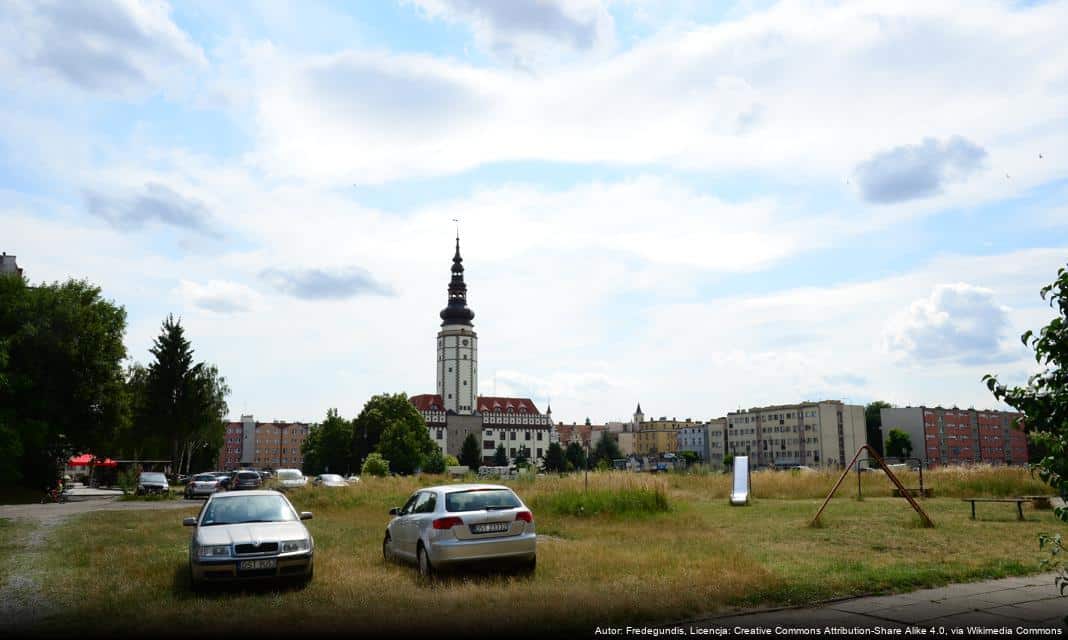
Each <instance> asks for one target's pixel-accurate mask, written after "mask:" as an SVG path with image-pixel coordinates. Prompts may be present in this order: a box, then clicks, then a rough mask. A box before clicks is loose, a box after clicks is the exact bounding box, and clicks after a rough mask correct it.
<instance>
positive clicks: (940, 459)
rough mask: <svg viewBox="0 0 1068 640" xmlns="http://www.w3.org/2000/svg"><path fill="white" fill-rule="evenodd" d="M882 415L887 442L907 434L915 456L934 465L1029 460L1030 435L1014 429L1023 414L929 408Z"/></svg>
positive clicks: (899, 409) (896, 410)
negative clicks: (892, 436) (897, 433)
mask: <svg viewBox="0 0 1068 640" xmlns="http://www.w3.org/2000/svg"><path fill="white" fill-rule="evenodd" d="M880 413H881V415H882V422H883V424H882V438H883V442H885V441H886V438H887V436H889V434H890V430H891V429H899V430H901V431H904V432H905V433H907V434H908V435H909V440H910V441H911V443H912V455H913V456H914V457H917V458H920V459H921V460H926V461H927V463H928V464H930V465H947V464H961V463H966V462H988V463H990V464H1026V463H1027V460H1028V451H1027V435H1026V434H1025V433H1024V432H1023V430H1022V429H1018V428H1016V427H1015V426H1014V424H1015V423H1016V421H1017V420H1019V419H1020V418H1021V417H1022V415H1021V414H1019V413H1015V412H1009V411H992V410H982V409H981V410H976V409H958V408H957V407H952V408H949V409H946V408H943V407H926V406H920V407H892V408H888V409H883V410H882V411H880Z"/></svg>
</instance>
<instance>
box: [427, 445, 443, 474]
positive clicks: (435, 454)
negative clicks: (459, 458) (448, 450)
mask: <svg viewBox="0 0 1068 640" xmlns="http://www.w3.org/2000/svg"><path fill="white" fill-rule="evenodd" d="M446 466H447V465H446V462H445V455H444V454H443V453H442V452H441V447H438V446H436V445H435V446H434V450H433V451H431V452H430V455H429V456H427V458H426V460H425V461H424V462H423V473H445V467H446Z"/></svg>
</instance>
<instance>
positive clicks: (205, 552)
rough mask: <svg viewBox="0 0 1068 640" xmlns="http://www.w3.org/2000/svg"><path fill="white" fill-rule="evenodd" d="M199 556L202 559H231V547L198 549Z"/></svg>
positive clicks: (221, 546)
mask: <svg viewBox="0 0 1068 640" xmlns="http://www.w3.org/2000/svg"><path fill="white" fill-rule="evenodd" d="M197 556H198V557H201V558H229V557H230V545H226V544H224V545H215V546H207V547H198V548H197Z"/></svg>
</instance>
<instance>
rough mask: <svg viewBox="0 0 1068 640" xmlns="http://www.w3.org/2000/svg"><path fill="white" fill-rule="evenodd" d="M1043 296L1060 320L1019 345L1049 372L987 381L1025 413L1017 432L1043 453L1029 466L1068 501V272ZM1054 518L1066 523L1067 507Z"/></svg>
mask: <svg viewBox="0 0 1068 640" xmlns="http://www.w3.org/2000/svg"><path fill="white" fill-rule="evenodd" d="M1041 296H1042V299H1043V300H1048V301H1049V305H1050V307H1051V308H1053V309H1054V311H1055V312H1056V313H1057V316H1056V317H1054V318H1053V319H1052V320H1050V322H1049V324H1047V325H1046V326H1045V327H1043V328H1042V329H1041V330H1040V331H1039V332H1038V335H1035V333H1034V332H1033V331H1026V332H1024V334H1023V335H1022V336H1020V340H1021V342H1023V344H1024V346H1027V347H1030V348H1031V349H1032V350H1033V351H1034V352H1035V362H1037V363H1038V364H1039V365H1040V366H1042V367H1045V370H1043V371H1041V372H1039V373H1036V374H1034V375H1032V376H1031V377H1030V378H1028V380H1027V384H1026V385H1024V386H1016V387H1009V386H1007V385H1003V384H1001V383H1000V382H999V381H998V379H997V377H995V376H993V375H986V376H984V377H983V381H984V382H985V383H986V386H987V388H988V389H990V392H991V393H993V394H994V397H995V398H997V399H998V400H1000V401H1002V402H1004V403H1005V404H1007V405H1009V406H1010V407H1013V408H1015V409H1016V410H1017V411H1019V412H1020V413H1021V414H1023V415H1022V417H1021V418H1020V421H1019V422H1020V424H1017V425H1016V428H1018V429H1020V428H1023V429H1025V431H1026V433H1027V435H1028V439H1029V440H1030V442H1031V444H1032V445H1035V447H1036V448H1037V449H1039V450H1041V457H1040V458H1039V459H1038V461H1037V462H1034V463H1033V464H1032V465H1031V467H1032V468H1033V469H1034V470H1035V471H1037V472H1038V476H1039V477H1040V478H1041V479H1042V481H1043V482H1045V483H1046V484H1048V485H1049V486H1051V487H1053V489H1054V490H1055V491H1056V492H1057V493H1059V494H1060V495H1061V496H1064V497H1068V269H1066V268H1065V267H1061V268H1060V269H1059V270H1058V271H1057V279H1056V280H1054V281H1053V282H1052V283H1051V284H1049V285H1047V286H1045V287H1043V288H1042V290H1041ZM1056 514H1057V517H1058V518H1060V519H1061V520H1063V521H1064V522H1068V508H1063V507H1062V508H1059V509H1057V510H1056Z"/></svg>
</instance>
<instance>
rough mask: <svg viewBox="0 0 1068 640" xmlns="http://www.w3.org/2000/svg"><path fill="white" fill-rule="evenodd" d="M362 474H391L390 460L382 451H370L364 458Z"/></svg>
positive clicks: (380, 475) (379, 476)
mask: <svg viewBox="0 0 1068 640" xmlns="http://www.w3.org/2000/svg"><path fill="white" fill-rule="evenodd" d="M360 475H361V476H375V477H378V478H382V477H384V476H387V475H389V460H386V459H385V458H383V457H382V454H380V453H370V454H368V455H367V457H366V458H364V461H363V466H362V467H360Z"/></svg>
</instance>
